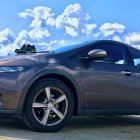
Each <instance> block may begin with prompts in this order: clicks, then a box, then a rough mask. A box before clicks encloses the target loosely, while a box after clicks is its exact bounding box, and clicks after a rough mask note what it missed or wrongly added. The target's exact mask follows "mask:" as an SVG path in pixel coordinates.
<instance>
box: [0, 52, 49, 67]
mask: <svg viewBox="0 0 140 140" xmlns="http://www.w3.org/2000/svg"><path fill="white" fill-rule="evenodd" d="M48 56H49V53H48V54H47V53H40V54H15V55H9V56H5V57H0V66H32V65H37V64H43V63H46V62H47V59H48Z"/></svg>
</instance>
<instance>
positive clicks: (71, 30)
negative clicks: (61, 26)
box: [65, 26, 78, 36]
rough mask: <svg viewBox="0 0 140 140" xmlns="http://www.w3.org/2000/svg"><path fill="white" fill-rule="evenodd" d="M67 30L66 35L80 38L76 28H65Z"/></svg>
mask: <svg viewBox="0 0 140 140" xmlns="http://www.w3.org/2000/svg"><path fill="white" fill-rule="evenodd" d="M65 29H66V33H67V34H69V35H71V36H78V33H77V32H76V31H75V29H74V28H72V27H69V26H65Z"/></svg>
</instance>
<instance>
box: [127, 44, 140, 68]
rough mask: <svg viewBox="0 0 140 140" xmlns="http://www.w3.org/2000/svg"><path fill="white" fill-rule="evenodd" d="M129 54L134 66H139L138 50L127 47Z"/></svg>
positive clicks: (139, 55) (139, 51)
mask: <svg viewBox="0 0 140 140" xmlns="http://www.w3.org/2000/svg"><path fill="white" fill-rule="evenodd" d="M128 49H129V51H130V53H131V54H132V57H133V61H134V64H135V66H140V50H138V49H135V48H132V47H129V48H128Z"/></svg>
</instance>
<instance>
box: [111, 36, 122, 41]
mask: <svg viewBox="0 0 140 140" xmlns="http://www.w3.org/2000/svg"><path fill="white" fill-rule="evenodd" d="M112 39H113V40H115V41H119V42H121V41H122V40H121V38H120V37H119V36H118V35H115V36H113V38H112Z"/></svg>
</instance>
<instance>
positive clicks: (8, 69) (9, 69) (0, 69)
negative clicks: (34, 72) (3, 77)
mask: <svg viewBox="0 0 140 140" xmlns="http://www.w3.org/2000/svg"><path fill="white" fill-rule="evenodd" d="M23 70H25V68H24V67H14V66H13V67H0V73H3V72H20V71H23Z"/></svg>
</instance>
